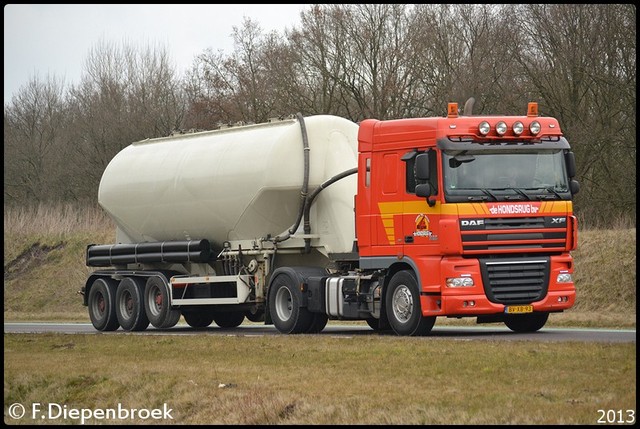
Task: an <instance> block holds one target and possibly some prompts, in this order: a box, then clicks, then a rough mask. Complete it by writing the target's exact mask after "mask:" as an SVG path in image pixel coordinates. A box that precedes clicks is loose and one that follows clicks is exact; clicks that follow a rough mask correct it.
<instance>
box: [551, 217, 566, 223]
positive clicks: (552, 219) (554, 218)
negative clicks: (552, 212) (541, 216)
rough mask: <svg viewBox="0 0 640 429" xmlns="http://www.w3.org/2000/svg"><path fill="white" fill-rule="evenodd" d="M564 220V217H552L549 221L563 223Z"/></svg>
mask: <svg viewBox="0 0 640 429" xmlns="http://www.w3.org/2000/svg"><path fill="white" fill-rule="evenodd" d="M566 220H567V219H566V218H564V217H552V218H551V223H564V222H565V221H566Z"/></svg>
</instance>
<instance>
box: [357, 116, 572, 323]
mask: <svg viewBox="0 0 640 429" xmlns="http://www.w3.org/2000/svg"><path fill="white" fill-rule="evenodd" d="M358 150H359V159H358V171H359V176H358V188H357V195H356V197H355V200H356V201H355V202H356V236H357V243H358V251H359V257H360V268H361V269H367V270H371V269H380V270H385V271H386V272H387V273H388V275H389V276H392V275H393V273H396V272H399V271H405V270H406V271H409V272H412V273H413V274H414V275H415V277H416V280H417V284H418V289H419V295H420V308H421V311H422V315H423V316H424V317H430V316H448V317H467V316H475V317H478V322H494V321H504V322H505V323H507V326H509V327H510V328H512V329H514V330H516V331H534V330H537V329H539V328H541V327H542V326H543V325H544V323H546V320H547V317H548V315H549V313H550V312H559V311H563V310H566V309H569V308H570V307H572V306H573V304H574V302H575V297H576V291H575V286H574V283H573V279H572V273H573V269H574V266H573V259H572V256H571V254H570V251H572V250H574V249H575V248H576V246H577V221H576V218H575V216H574V215H573V206H572V198H573V195H574V194H575V193H577V192H578V190H579V185H578V182H577V181H576V180H574V176H575V174H576V173H575V159H574V155H573V153H572V152H571V150H570V146H569V143H568V142H567V140H566V139H565V138H564V137H563V134H562V131H561V129H560V126H559V123H558V121H557V120H556V119H554V118H550V117H540V116H539V115H538V106H537V104H536V103H529V106H528V112H527V115H526V116H474V115H465V116H462V115H459V114H458V106H457V104H456V103H450V104H449V108H448V114H447V116H446V117H434V118H418V119H397V120H388V121H379V120H374V119H367V120H364V121H362V122H361V123H360V129H359V133H358ZM385 293H389V292H385ZM383 299H384V298H383ZM387 311H390V310H389V309H387Z"/></svg>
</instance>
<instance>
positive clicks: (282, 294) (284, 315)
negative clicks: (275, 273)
mask: <svg viewBox="0 0 640 429" xmlns="http://www.w3.org/2000/svg"><path fill="white" fill-rule="evenodd" d="M275 307H276V313H277V314H278V318H279V319H280V320H282V321H286V320H289V318H290V317H291V313H292V312H293V305H292V302H291V293H290V292H289V290H288V289H287V288H286V287H281V288H280V289H278V292H277V293H276V305H275Z"/></svg>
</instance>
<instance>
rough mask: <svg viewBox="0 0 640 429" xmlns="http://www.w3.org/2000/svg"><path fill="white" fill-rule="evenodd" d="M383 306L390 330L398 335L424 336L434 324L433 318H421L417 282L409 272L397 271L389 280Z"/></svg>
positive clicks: (434, 319)
mask: <svg viewBox="0 0 640 429" xmlns="http://www.w3.org/2000/svg"><path fill="white" fill-rule="evenodd" d="M385 305H386V310H387V317H388V319H389V324H390V325H391V329H393V331H394V332H395V333H396V334H398V335H410V336H420V335H426V334H428V333H429V332H431V328H433V325H434V324H435V322H436V318H435V316H433V317H423V316H422V309H421V308H420V291H419V290H418V281H417V280H416V278H415V276H414V275H413V273H411V272H409V271H399V272H397V273H396V274H395V275H394V276H393V277H392V278H391V281H390V282H389V285H388V286H387V293H386V297H385Z"/></svg>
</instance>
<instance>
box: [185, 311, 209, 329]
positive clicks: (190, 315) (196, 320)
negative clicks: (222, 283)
mask: <svg viewBox="0 0 640 429" xmlns="http://www.w3.org/2000/svg"><path fill="white" fill-rule="evenodd" d="M182 316H183V317H184V320H185V322H187V325H189V326H191V327H192V328H206V327H207V326H209V325H211V324H212V323H213V316H214V313H213V311H212V310H200V309H198V310H183V311H182Z"/></svg>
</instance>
